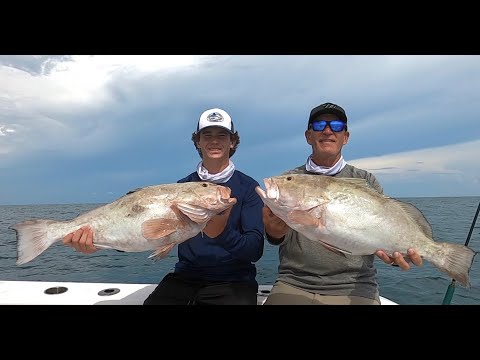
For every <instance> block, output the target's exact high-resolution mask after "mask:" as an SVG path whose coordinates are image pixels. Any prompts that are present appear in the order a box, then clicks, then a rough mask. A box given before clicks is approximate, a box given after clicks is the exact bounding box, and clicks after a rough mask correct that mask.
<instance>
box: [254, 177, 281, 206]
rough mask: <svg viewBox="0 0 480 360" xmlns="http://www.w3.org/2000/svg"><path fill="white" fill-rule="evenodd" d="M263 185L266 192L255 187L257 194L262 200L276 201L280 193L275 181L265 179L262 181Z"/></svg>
mask: <svg viewBox="0 0 480 360" xmlns="http://www.w3.org/2000/svg"><path fill="white" fill-rule="evenodd" d="M263 183H264V184H265V189H266V191H264V190H263V189H262V188H260V187H259V186H257V188H256V189H255V191H256V192H257V194H258V195H260V196H261V197H262V198H264V199H270V200H274V201H277V200H278V198H279V196H280V191H279V189H278V186H277V184H276V183H275V181H274V180H273V179H272V178H265V179H263Z"/></svg>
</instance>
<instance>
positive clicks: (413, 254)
mask: <svg viewBox="0 0 480 360" xmlns="http://www.w3.org/2000/svg"><path fill="white" fill-rule="evenodd" d="M407 254H408V256H407V257H405V258H404V257H403V255H402V254H400V253H399V252H398V251H395V252H394V253H393V254H392V257H390V256H388V255H387V254H386V253H385V252H384V251H383V250H378V251H377V252H375V255H377V256H378V257H379V258H380V259H382V260H383V262H384V263H385V264H390V265H396V266H400V268H401V269H402V270H408V269H410V264H409V263H408V262H409V261H411V262H412V263H413V264H414V265H416V266H422V257H421V256H420V255H419V254H418V253H417V251H416V250H415V249H408V251H407Z"/></svg>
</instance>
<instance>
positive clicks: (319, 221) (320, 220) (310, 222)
mask: <svg viewBox="0 0 480 360" xmlns="http://www.w3.org/2000/svg"><path fill="white" fill-rule="evenodd" d="M315 208H319V209H320V214H321V215H320V217H317V216H314V215H313V214H312V213H311V210H313V209H315ZM324 213H325V207H323V206H321V205H320V206H315V207H314V208H312V209H309V210H292V211H290V212H289V213H288V215H287V216H288V219H289V220H291V221H293V222H296V223H298V224H300V225H305V226H315V227H318V228H319V229H324V228H325V216H324Z"/></svg>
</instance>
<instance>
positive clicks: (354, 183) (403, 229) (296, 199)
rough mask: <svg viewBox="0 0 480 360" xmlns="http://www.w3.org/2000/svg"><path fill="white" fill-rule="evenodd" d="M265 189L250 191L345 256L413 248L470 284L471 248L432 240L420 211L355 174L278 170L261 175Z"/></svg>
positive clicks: (288, 221)
mask: <svg viewBox="0 0 480 360" xmlns="http://www.w3.org/2000/svg"><path fill="white" fill-rule="evenodd" d="M263 181H264V184H265V189H266V190H265V191H264V190H263V189H262V188H260V187H257V188H256V191H257V193H258V194H259V195H260V197H261V198H262V199H263V202H264V204H265V205H266V206H268V207H269V208H270V209H271V211H272V212H273V213H274V214H275V215H276V216H278V217H279V218H280V219H282V220H283V221H284V222H285V223H286V224H287V225H288V226H289V227H290V228H292V229H294V230H296V231H298V232H299V233H302V234H303V235H305V236H306V237H307V238H309V239H310V240H312V241H318V242H320V243H322V245H324V246H325V247H326V248H328V249H330V250H332V251H333V252H336V253H338V254H341V255H342V256H345V254H348V255H371V254H374V253H375V252H376V251H377V250H383V251H385V252H386V253H387V254H388V255H389V256H392V254H393V253H394V252H395V251H398V252H400V253H401V254H402V255H404V256H406V255H407V250H408V249H409V248H414V249H416V250H417V252H418V253H419V255H420V256H422V258H423V259H425V260H427V261H429V262H430V263H431V264H433V265H434V266H435V267H436V268H438V269H439V270H440V271H442V272H444V273H446V274H448V275H449V276H450V277H451V278H453V279H455V280H456V281H458V282H459V283H460V284H461V285H463V286H464V287H467V288H469V287H470V279H469V273H470V269H471V266H472V264H473V261H474V257H475V255H476V252H475V251H474V250H472V249H471V248H469V247H467V246H464V245H461V244H454V243H448V242H440V241H435V240H434V239H433V234H432V228H431V226H430V224H429V223H428V221H427V220H426V218H425V217H424V215H423V214H422V213H421V211H420V210H418V209H417V208H416V207H414V206H413V205H411V204H408V203H405V202H402V201H399V200H396V199H393V198H390V197H388V196H385V195H383V194H380V193H379V192H377V191H376V190H374V189H373V188H372V187H370V186H369V185H368V183H367V182H366V180H364V179H357V178H355V179H354V178H335V177H331V176H322V175H311V174H284V175H280V176H274V177H270V178H265V179H264V180H263Z"/></svg>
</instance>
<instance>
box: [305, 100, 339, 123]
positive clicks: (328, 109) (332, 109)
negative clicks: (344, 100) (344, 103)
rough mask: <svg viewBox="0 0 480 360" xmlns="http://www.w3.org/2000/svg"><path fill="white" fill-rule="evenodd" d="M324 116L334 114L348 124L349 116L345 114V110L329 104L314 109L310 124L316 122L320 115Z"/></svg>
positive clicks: (309, 120)
mask: <svg viewBox="0 0 480 360" xmlns="http://www.w3.org/2000/svg"><path fill="white" fill-rule="evenodd" d="M322 114H334V115H337V116H338V119H339V120H342V121H344V122H347V114H346V113H345V110H343V108H342V107H341V106H338V105H336V104H333V103H329V102H327V103H325V104H322V105H318V106H317V107H314V108H313V109H312V111H310V117H309V118H308V124H310V123H311V122H312V121H313V120H315V119H316V118H317V117H318V116H319V115H322Z"/></svg>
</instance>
